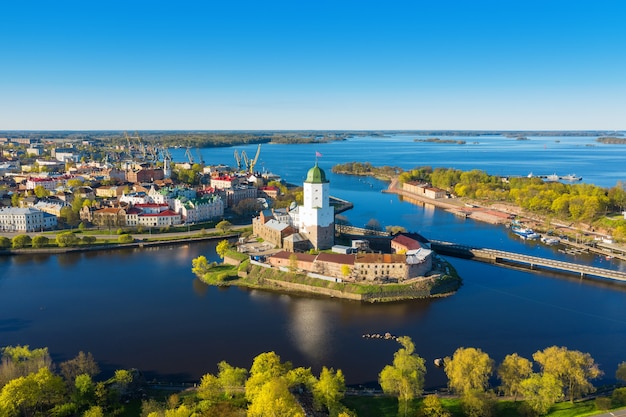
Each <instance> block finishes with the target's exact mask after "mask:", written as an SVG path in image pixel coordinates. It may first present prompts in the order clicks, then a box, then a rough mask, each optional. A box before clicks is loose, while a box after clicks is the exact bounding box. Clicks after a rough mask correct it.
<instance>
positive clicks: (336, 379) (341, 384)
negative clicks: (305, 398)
mask: <svg viewBox="0 0 626 417" xmlns="http://www.w3.org/2000/svg"><path fill="white" fill-rule="evenodd" d="M345 392H346V381H345V378H344V376H343V372H341V369H337V371H336V372H335V370H334V369H333V368H330V369H329V368H327V367H325V366H323V367H322V372H321V373H320V378H319V380H318V381H317V382H316V383H315V384H314V385H313V398H314V399H315V403H316V404H318V405H321V406H324V407H326V409H327V410H328V412H329V414H330V415H334V414H336V410H337V408H338V407H339V405H340V401H341V399H342V398H343V396H344V394H345Z"/></svg>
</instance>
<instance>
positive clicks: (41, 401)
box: [0, 368, 66, 417]
mask: <svg viewBox="0 0 626 417" xmlns="http://www.w3.org/2000/svg"><path fill="white" fill-rule="evenodd" d="M65 393H66V389H65V384H64V383H63V378H61V377H60V376H56V375H54V374H53V373H52V372H51V371H50V370H49V369H48V368H41V369H39V371H37V372H36V373H31V374H28V375H27V376H21V377H19V378H16V379H12V380H11V381H9V382H8V383H7V384H6V385H5V386H4V387H3V388H2V390H1V391H0V415H2V416H6V417H12V416H21V415H25V416H29V415H33V414H34V413H35V412H36V411H40V412H41V411H43V412H44V413H45V411H47V410H49V409H51V408H52V407H54V406H55V405H57V404H61V402H62V401H63V399H64V397H65Z"/></svg>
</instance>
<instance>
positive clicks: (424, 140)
mask: <svg viewBox="0 0 626 417" xmlns="http://www.w3.org/2000/svg"><path fill="white" fill-rule="evenodd" d="M413 142H429V143H455V144H457V145H465V141H464V140H456V139H439V138H428V139H413Z"/></svg>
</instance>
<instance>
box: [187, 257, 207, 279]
mask: <svg viewBox="0 0 626 417" xmlns="http://www.w3.org/2000/svg"><path fill="white" fill-rule="evenodd" d="M210 270H211V264H210V263H209V261H207V259H206V256H203V255H200V256H198V257H197V258H195V259H192V260H191V272H192V273H194V274H195V275H196V276H197V277H198V278H202V277H204V276H205V275H206V274H207V273H208V272H209V271H210Z"/></svg>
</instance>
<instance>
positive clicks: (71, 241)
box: [56, 232, 78, 248]
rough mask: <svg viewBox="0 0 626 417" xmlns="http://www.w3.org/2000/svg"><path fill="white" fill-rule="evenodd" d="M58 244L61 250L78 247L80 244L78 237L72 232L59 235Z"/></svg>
mask: <svg viewBox="0 0 626 417" xmlns="http://www.w3.org/2000/svg"><path fill="white" fill-rule="evenodd" d="M56 242H57V245H58V246H59V247H60V248H65V247H69V246H76V245H77V244H78V237H77V236H76V235H75V234H74V233H72V232H63V233H59V234H58V235H57V238H56Z"/></svg>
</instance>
